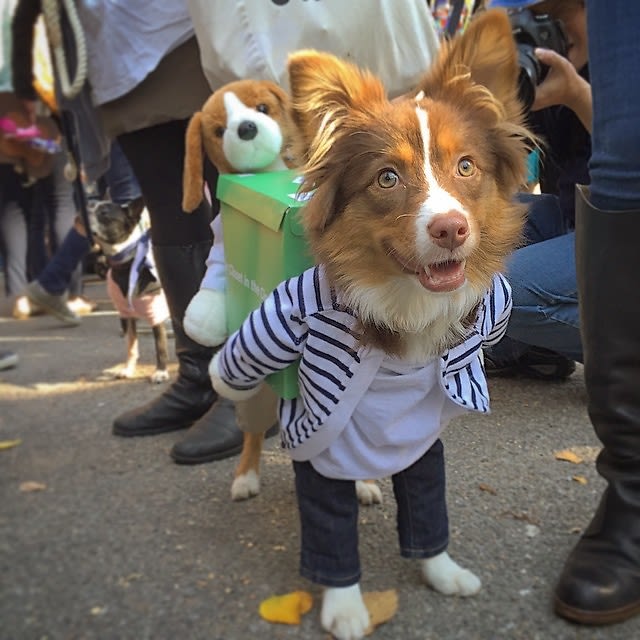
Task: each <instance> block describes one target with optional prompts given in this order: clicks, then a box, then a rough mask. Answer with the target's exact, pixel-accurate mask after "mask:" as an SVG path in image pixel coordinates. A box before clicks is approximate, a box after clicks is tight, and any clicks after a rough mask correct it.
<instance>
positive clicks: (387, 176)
mask: <svg viewBox="0 0 640 640" xmlns="http://www.w3.org/2000/svg"><path fill="white" fill-rule="evenodd" d="M399 181H400V178H399V177H398V174H397V173H396V172H395V171H392V170H391V169H383V170H382V171H381V172H380V173H379V174H378V184H379V185H380V186H381V187H382V188H383V189H391V188H392V187H395V186H396V185H397V184H398V182H399Z"/></svg>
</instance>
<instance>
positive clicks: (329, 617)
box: [320, 584, 369, 640]
mask: <svg viewBox="0 0 640 640" xmlns="http://www.w3.org/2000/svg"><path fill="white" fill-rule="evenodd" d="M320 622H321V624H322V628H323V629H324V630H325V631H328V632H329V633H331V634H332V635H333V636H334V637H335V638H337V640H358V639H359V638H363V637H364V634H365V632H366V631H367V628H368V627H369V612H368V611H367V607H366V606H365V604H364V600H363V599H362V593H361V592H360V585H359V584H354V585H352V586H351V587H331V588H328V589H326V590H325V592H324V597H323V599H322V611H321V613H320Z"/></svg>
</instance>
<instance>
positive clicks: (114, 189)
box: [104, 141, 142, 204]
mask: <svg viewBox="0 0 640 640" xmlns="http://www.w3.org/2000/svg"><path fill="white" fill-rule="evenodd" d="M104 178H105V182H106V183H107V186H108V187H109V196H110V197H111V200H113V202H115V203H116V204H128V203H129V202H131V201H133V200H136V199H137V198H139V197H140V196H141V195H142V191H141V189H140V185H139V184H138V180H137V178H136V176H135V174H134V173H133V169H132V168H131V165H130V164H129V161H128V160H127V157H126V156H125V155H124V152H123V151H122V148H121V147H120V145H119V144H118V142H117V141H114V142H113V143H112V144H111V154H110V156H109V169H108V170H107V172H106V174H105V176H104Z"/></svg>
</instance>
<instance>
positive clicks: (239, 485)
mask: <svg viewBox="0 0 640 640" xmlns="http://www.w3.org/2000/svg"><path fill="white" fill-rule="evenodd" d="M259 493H260V476H259V475H258V474H257V473H256V472H255V471H254V470H253V469H251V470H250V471H247V473H243V474H242V475H241V476H238V477H237V478H235V479H234V481H233V482H232V483H231V499H232V500H248V499H249V498H252V497H253V496H257V495H258V494H259Z"/></svg>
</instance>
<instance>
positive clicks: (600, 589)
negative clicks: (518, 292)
mask: <svg viewBox="0 0 640 640" xmlns="http://www.w3.org/2000/svg"><path fill="white" fill-rule="evenodd" d="M638 237H640V210H638V211H602V210H599V209H596V208H595V207H593V206H592V205H591V203H590V202H589V200H588V191H587V190H586V189H584V188H582V187H579V188H578V192H577V194H576V263H577V275H578V291H579V303H580V321H581V328H582V338H583V349H584V356H585V360H584V367H585V379H586V382H587V385H588V386H587V389H588V393H589V405H588V409H589V416H590V418H591V422H592V423H593V427H594V429H595V432H596V434H597V436H598V438H599V439H600V441H601V442H602V445H603V449H602V451H601V452H600V454H599V456H598V459H597V463H596V465H597V470H598V472H599V473H600V475H601V476H603V477H604V479H605V480H606V481H607V488H606V490H605V492H604V494H603V496H602V498H601V501H600V504H599V506H598V509H597V510H596V513H595V515H594V517H593V519H592V521H591V523H590V524H589V526H588V527H587V529H586V531H585V532H584V534H583V535H582V537H581V538H580V540H579V541H578V543H577V545H576V546H575V548H574V549H573V551H572V552H571V553H570V555H569V557H568V559H567V561H566V563H565V566H564V569H563V571H562V574H561V576H560V579H559V581H558V584H557V586H556V589H555V602H554V608H555V611H556V613H557V614H558V615H560V616H562V617H565V618H568V619H570V620H572V621H574V622H579V623H583V624H608V623H613V622H619V621H622V620H624V619H626V618H628V617H630V616H632V615H634V614H636V613H639V612H640V333H639V331H638V328H639V327H640V296H639V295H638V287H637V283H636V278H637V274H638V273H640V252H638V248H637V244H638Z"/></svg>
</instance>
